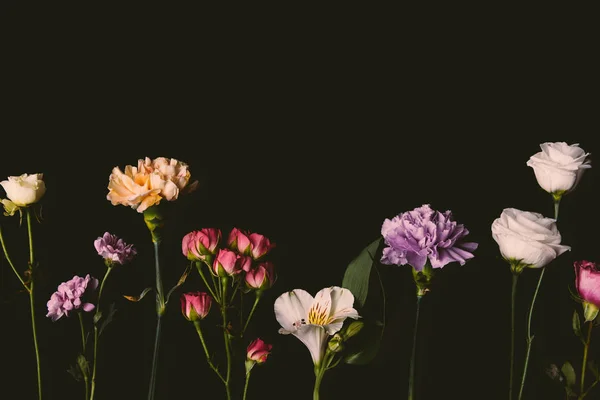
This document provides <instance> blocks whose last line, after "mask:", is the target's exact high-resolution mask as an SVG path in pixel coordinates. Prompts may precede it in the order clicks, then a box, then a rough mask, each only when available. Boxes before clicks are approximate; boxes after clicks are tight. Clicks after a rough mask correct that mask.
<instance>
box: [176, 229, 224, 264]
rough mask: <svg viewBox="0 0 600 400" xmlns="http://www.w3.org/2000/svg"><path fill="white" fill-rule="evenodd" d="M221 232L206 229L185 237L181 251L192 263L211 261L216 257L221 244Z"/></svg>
mask: <svg viewBox="0 0 600 400" xmlns="http://www.w3.org/2000/svg"><path fill="white" fill-rule="evenodd" d="M220 241H221V231H220V230H219V229H215V228H204V229H201V230H199V231H192V232H190V233H188V234H187V235H185V236H184V237H183V240H182V241H181V250H182V252H183V255H184V256H186V257H187V258H188V260H191V261H209V260H210V259H211V257H210V256H212V255H214V254H215V252H216V250H217V246H218V245H219V242H220Z"/></svg>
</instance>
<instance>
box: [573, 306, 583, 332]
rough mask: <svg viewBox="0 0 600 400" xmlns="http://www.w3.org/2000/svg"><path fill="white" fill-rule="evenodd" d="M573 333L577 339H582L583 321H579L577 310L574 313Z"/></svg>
mask: <svg viewBox="0 0 600 400" xmlns="http://www.w3.org/2000/svg"><path fill="white" fill-rule="evenodd" d="M573 332H575V335H577V337H581V320H580V319H579V314H578V313H577V310H575V311H573Z"/></svg>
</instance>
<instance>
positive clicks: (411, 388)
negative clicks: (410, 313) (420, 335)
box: [408, 295, 423, 400]
mask: <svg viewBox="0 0 600 400" xmlns="http://www.w3.org/2000/svg"><path fill="white" fill-rule="evenodd" d="M422 298H423V295H417V305H416V312H415V326H414V330H413V346H412V352H411V356H410V370H409V375H408V400H414V399H415V361H416V357H415V356H416V350H417V329H418V326H419V310H420V308H421V299H422Z"/></svg>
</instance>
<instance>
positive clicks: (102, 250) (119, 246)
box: [94, 232, 137, 265]
mask: <svg viewBox="0 0 600 400" xmlns="http://www.w3.org/2000/svg"><path fill="white" fill-rule="evenodd" d="M94 247H95V248H96V251H97V252H98V254H99V255H100V256H102V258H104V260H105V261H106V262H108V263H110V264H121V265H122V264H125V263H127V262H129V261H131V259H132V258H133V256H135V255H136V254H137V251H136V250H135V249H134V248H133V245H132V244H127V243H125V242H124V241H123V239H119V238H118V237H117V236H115V235H112V234H110V233H108V232H106V233H104V236H102V237H99V238H98V239H96V240H94Z"/></svg>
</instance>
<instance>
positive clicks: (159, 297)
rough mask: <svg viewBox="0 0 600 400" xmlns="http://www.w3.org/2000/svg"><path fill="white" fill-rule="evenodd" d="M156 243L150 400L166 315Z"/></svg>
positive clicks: (156, 245) (157, 244)
mask: <svg viewBox="0 0 600 400" xmlns="http://www.w3.org/2000/svg"><path fill="white" fill-rule="evenodd" d="M152 242H153V243H154V266H155V269H156V336H155V337H154V352H153V354H152V371H151V374H150V387H149V389H148V400H154V392H155V390H156V372H157V370H158V351H159V347H160V332H161V322H162V316H163V314H164V313H165V299H164V297H163V285H162V278H161V276H160V259H159V246H160V242H159V241H157V240H154V239H153V240H152Z"/></svg>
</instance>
